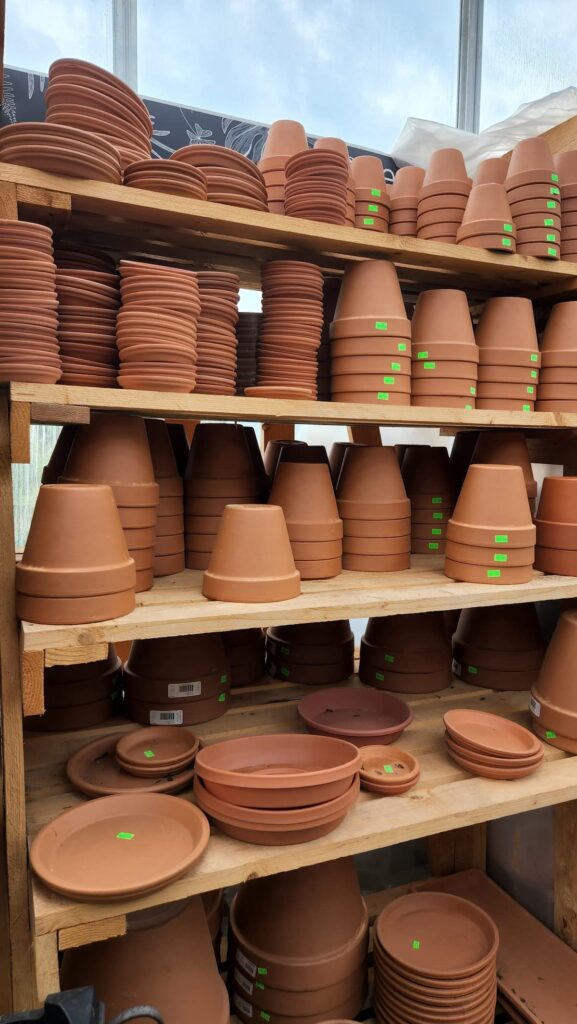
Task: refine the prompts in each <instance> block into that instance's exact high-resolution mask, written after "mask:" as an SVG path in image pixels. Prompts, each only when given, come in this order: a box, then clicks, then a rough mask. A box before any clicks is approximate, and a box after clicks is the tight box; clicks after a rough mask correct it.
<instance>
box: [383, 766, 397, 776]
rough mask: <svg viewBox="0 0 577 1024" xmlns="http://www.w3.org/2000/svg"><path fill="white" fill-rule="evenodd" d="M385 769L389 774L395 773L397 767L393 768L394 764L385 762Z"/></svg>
mask: <svg viewBox="0 0 577 1024" xmlns="http://www.w3.org/2000/svg"><path fill="white" fill-rule="evenodd" d="M383 771H384V772H386V773H387V775H393V774H394V771H395V769H394V768H393V766H392V764H384V765H383Z"/></svg>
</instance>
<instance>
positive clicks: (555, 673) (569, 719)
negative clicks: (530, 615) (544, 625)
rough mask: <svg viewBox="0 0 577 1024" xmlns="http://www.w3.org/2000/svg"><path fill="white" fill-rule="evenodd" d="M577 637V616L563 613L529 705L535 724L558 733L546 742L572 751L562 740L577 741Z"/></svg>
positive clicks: (567, 612) (573, 613) (573, 743)
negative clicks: (574, 682) (576, 670)
mask: <svg viewBox="0 0 577 1024" xmlns="http://www.w3.org/2000/svg"><path fill="white" fill-rule="evenodd" d="M576 638H577V615H576V613H575V612H572V611H566V612H563V614H562V615H561V616H560V618H559V621H558V623H557V626H556V628H555V632H554V633H553V636H552V638H551V641H550V643H549V646H548V648H547V651H546V653H545V658H544V660H543V664H542V666H541V671H540V673H539V676H538V679H537V682H536V683H535V685H534V687H533V690H532V700H531V703H530V711H531V715H532V716H533V720H534V722H535V724H536V725H538V726H539V727H540V728H541V729H543V730H548V731H550V732H553V733H557V734H558V736H557V737H556V736H551V737H547V739H551V741H553V742H554V743H555V745H556V746H561V748H562V749H571V748H570V747H569V745H568V744H566V745H565V746H564V745H563V743H562V738H563V737H567V738H568V739H569V740H571V741H572V744H571V747H573V746H574V745H575V742H576V741H577V704H576V702H575V693H574V687H572V686H571V683H570V680H571V674H572V671H573V670H572V668H571V665H572V664H574V658H575V642H576Z"/></svg>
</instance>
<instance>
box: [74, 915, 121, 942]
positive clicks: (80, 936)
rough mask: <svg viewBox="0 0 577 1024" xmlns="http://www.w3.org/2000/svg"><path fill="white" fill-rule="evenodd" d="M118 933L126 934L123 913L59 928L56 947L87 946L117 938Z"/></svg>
mask: <svg viewBox="0 0 577 1024" xmlns="http://www.w3.org/2000/svg"><path fill="white" fill-rule="evenodd" d="M120 935H126V915H125V914H119V915H118V917H106V918H104V920H103V921H91V922H90V924H78V925H72V927H71V928H61V929H60V931H59V932H58V949H61V950H62V949H75V948H76V947H77V946H89V945H90V944H91V943H92V942H102V941H103V940H104V939H117V938H118V937H119V936H120Z"/></svg>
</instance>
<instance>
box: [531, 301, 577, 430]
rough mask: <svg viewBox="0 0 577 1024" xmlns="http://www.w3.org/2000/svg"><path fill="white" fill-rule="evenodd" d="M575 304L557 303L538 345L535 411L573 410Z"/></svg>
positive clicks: (576, 395)
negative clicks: (538, 357)
mask: <svg viewBox="0 0 577 1024" xmlns="http://www.w3.org/2000/svg"><path fill="white" fill-rule="evenodd" d="M576 328H577V302H557V303H556V304H555V305H554V306H553V309H552V310H551V313H550V316H549V319H548V321H547V324H546V327H545V332H544V334H543V341H542V345H541V355H540V358H541V371H540V374H539V386H538V388H537V406H536V408H537V411H538V412H575V411H576V410H577V333H576Z"/></svg>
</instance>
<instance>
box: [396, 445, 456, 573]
mask: <svg viewBox="0 0 577 1024" xmlns="http://www.w3.org/2000/svg"><path fill="white" fill-rule="evenodd" d="M401 473H402V476H403V482H404V484H405V490H406V492H407V495H408V497H409V499H410V502H411V551H412V552H413V554H418V555H436V554H443V553H444V551H445V538H446V535H447V522H448V520H449V518H450V516H451V513H452V511H453V507H454V504H455V483H454V480H453V476H452V473H451V463H450V460H449V453H448V451H447V449H446V448H444V447H438V448H433V447H431V445H427V444H410V445H408V446H407V449H406V451H405V454H404V456H403V461H402V464H401Z"/></svg>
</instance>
